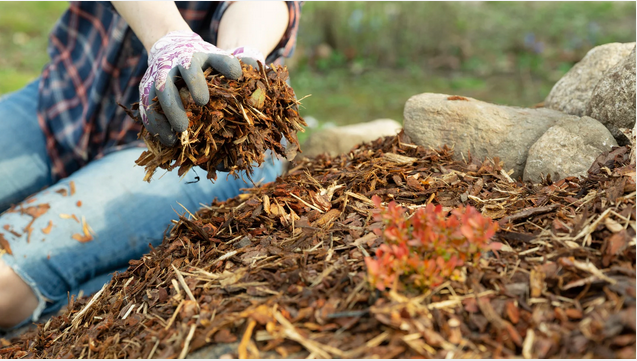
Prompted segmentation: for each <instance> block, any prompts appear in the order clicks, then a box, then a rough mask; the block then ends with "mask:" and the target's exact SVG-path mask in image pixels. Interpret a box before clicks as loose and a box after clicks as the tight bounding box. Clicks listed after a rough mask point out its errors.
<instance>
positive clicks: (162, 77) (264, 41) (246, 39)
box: [112, 2, 289, 146]
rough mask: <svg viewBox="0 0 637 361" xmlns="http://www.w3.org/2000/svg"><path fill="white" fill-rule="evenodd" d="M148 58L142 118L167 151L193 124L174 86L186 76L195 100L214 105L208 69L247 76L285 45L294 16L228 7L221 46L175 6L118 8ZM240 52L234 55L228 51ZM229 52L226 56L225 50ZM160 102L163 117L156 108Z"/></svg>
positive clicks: (265, 6) (274, 5)
mask: <svg viewBox="0 0 637 361" xmlns="http://www.w3.org/2000/svg"><path fill="white" fill-rule="evenodd" d="M112 4H113V7H114V8H115V9H116V10H117V11H118V12H119V14H120V15H121V16H122V17H123V18H124V20H126V22H127V23H128V25H129V26H130V27H131V29H133V31H134V32H135V34H136V35H137V37H138V38H139V40H140V41H141V42H142V44H144V47H145V48H146V50H147V52H148V69H147V70H146V73H145V74H144V77H143V78H142V80H141V82H140V85H139V94H140V107H139V110H140V117H141V120H142V122H143V124H144V126H145V127H146V129H147V130H148V131H149V132H150V133H151V134H155V135H158V136H159V139H160V140H161V141H162V143H164V144H165V145H168V146H172V145H174V144H176V142H177V140H178V138H177V134H176V133H181V132H183V131H185V130H186V129H187V128H188V124H189V120H188V117H187V115H186V111H185V109H184V107H183V104H182V102H181V99H180V97H179V91H178V90H177V87H176V86H175V84H174V82H173V80H174V79H175V77H176V76H181V77H182V78H183V80H184V81H185V82H186V85H187V86H188V90H189V91H190V94H191V95H192V98H193V100H194V101H195V103H196V104H198V105H201V106H203V105H205V104H207V103H208V101H209V99H210V94H209V91H208V85H207V84H206V80H205V77H204V75H203V69H206V68H208V67H212V68H213V69H215V70H216V71H218V72H219V73H220V74H222V75H224V76H226V77H227V78H230V79H238V78H239V77H240V76H241V72H242V69H241V65H240V63H239V60H238V59H242V60H243V61H244V63H246V64H249V65H252V66H256V65H257V64H256V60H260V61H262V62H264V61H265V59H264V56H263V53H265V54H269V53H270V52H271V51H272V50H274V49H275V48H276V46H277V45H278V44H279V42H280V41H281V38H282V36H283V35H284V34H285V31H286V29H287V26H288V21H289V18H288V17H289V14H288V9H287V5H286V4H285V3H284V2H264V3H261V2H238V3H232V4H230V5H229V6H228V8H227V9H226V10H225V12H224V13H223V15H222V18H221V20H220V24H219V29H218V31H217V46H215V45H212V44H210V43H208V42H205V41H204V40H203V39H202V38H201V37H200V36H199V35H198V34H196V33H194V32H193V31H192V29H190V26H189V25H188V23H186V21H185V20H184V19H183V18H182V17H181V14H180V13H179V10H178V9H177V6H176V5H175V3H174V2H112ZM231 47H235V49H234V50H233V52H232V53H231V52H229V51H228V48H231ZM222 49H226V50H222ZM155 97H157V98H158V101H159V104H160V105H161V110H162V111H161V112H159V111H158V109H157V108H156V107H153V106H152V105H153V103H154V100H153V99H155Z"/></svg>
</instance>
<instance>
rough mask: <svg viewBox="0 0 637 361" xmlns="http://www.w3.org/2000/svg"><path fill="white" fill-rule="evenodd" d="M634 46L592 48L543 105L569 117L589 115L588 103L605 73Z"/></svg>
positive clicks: (608, 45) (611, 44)
mask: <svg viewBox="0 0 637 361" xmlns="http://www.w3.org/2000/svg"><path fill="white" fill-rule="evenodd" d="M634 47H635V43H626V44H621V43H610V44H604V45H600V46H597V47H595V48H593V49H591V50H590V51H589V52H588V53H587V54H586V56H585V57H584V58H583V59H582V60H581V61H580V62H579V63H577V64H575V66H573V68H571V70H569V71H568V73H566V74H565V75H564V76H563V77H562V79H560V80H559V81H558V82H557V83H556V84H555V86H553V89H551V92H550V93H549V95H548V96H547V97H546V100H544V106H545V107H547V108H551V109H556V110H560V111H562V112H564V113H567V114H573V115H578V116H582V115H585V114H586V104H587V103H588V100H589V99H590V98H591V96H592V95H593V89H594V88H595V86H596V85H597V83H598V82H599V81H600V80H601V79H602V78H603V76H604V72H606V71H607V70H608V69H610V68H611V67H613V66H615V65H616V64H617V63H619V62H620V61H622V60H623V59H624V58H625V57H626V56H628V54H629V53H630V52H631V50H633V48H634Z"/></svg>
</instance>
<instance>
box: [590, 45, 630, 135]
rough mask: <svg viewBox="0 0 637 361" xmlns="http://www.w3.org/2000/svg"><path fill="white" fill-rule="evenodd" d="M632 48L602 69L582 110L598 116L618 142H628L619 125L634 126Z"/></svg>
mask: <svg viewBox="0 0 637 361" xmlns="http://www.w3.org/2000/svg"><path fill="white" fill-rule="evenodd" d="M635 80H636V79H635V48H634V47H633V51H632V52H631V53H630V54H629V55H628V56H627V57H626V58H624V60H622V61H620V62H619V63H618V64H617V65H615V66H614V67H612V68H611V69H609V70H608V71H606V73H604V76H603V78H602V80H600V81H599V83H597V86H596V87H595V89H594V90H593V94H592V95H591V98H590V99H589V101H588V103H587V105H586V114H587V115H588V116H590V117H592V118H595V119H597V120H599V121H600V122H601V123H602V124H604V125H605V126H606V127H607V128H608V129H609V130H610V131H611V133H612V134H613V136H614V137H615V139H617V141H618V142H619V143H620V144H621V145H626V144H630V141H629V140H628V138H627V137H626V136H625V135H624V133H622V132H621V131H620V130H619V128H633V127H635Z"/></svg>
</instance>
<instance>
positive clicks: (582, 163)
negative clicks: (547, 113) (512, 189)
mask: <svg viewBox="0 0 637 361" xmlns="http://www.w3.org/2000/svg"><path fill="white" fill-rule="evenodd" d="M616 145H617V142H615V139H614V138H613V136H612V135H611V134H610V132H609V131H608V129H606V127H604V125H602V124H601V123H600V122H598V121H597V120H595V119H593V118H590V117H586V116H584V117H581V118H576V117H569V118H564V119H562V120H560V121H559V122H558V123H557V124H555V125H554V126H552V127H551V128H550V129H549V130H547V131H546V133H544V135H542V136H541V137H540V139H538V141H537V142H535V144H533V146H532V147H531V149H529V156H528V158H527V160H526V167H525V168H524V180H525V181H528V180H530V181H534V182H539V181H540V180H541V176H540V175H544V176H545V177H546V176H547V175H549V174H550V175H551V178H552V179H553V180H558V179H562V178H565V177H570V176H582V177H583V176H586V171H587V170H588V169H589V168H590V167H591V165H592V164H593V162H594V161H595V159H596V158H597V157H598V156H599V155H600V154H601V153H603V152H605V151H610V149H611V147H612V146H616Z"/></svg>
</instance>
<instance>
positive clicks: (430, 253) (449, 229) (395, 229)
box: [365, 196, 501, 291]
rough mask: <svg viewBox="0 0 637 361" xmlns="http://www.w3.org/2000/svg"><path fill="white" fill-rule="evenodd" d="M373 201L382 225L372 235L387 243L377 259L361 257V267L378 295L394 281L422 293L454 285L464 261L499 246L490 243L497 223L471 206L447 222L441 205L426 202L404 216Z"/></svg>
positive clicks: (398, 208) (394, 206)
mask: <svg viewBox="0 0 637 361" xmlns="http://www.w3.org/2000/svg"><path fill="white" fill-rule="evenodd" d="M372 201H373V202H374V204H375V205H376V207H377V208H378V211H377V212H376V213H375V214H374V217H375V219H376V220H382V221H383V223H384V224H385V228H384V229H383V230H381V229H376V230H374V231H375V232H376V234H378V235H382V236H383V237H384V239H385V243H383V244H382V245H381V246H380V247H378V249H377V250H376V258H373V257H366V258H365V264H366V265H367V273H368V277H369V282H370V284H371V285H372V286H373V287H376V288H378V289H379V290H381V291H383V290H385V289H386V288H391V287H393V286H394V285H395V284H397V283H398V282H403V284H404V285H405V286H407V287H415V288H418V289H421V290H424V289H427V288H432V287H436V286H438V285H440V284H442V283H443V282H444V281H445V280H447V279H452V280H458V279H460V277H461V269H462V266H464V265H465V264H466V263H467V262H472V263H474V264H475V263H476V262H477V261H478V259H479V258H480V256H481V254H482V253H483V252H486V251H488V250H491V249H498V248H499V246H501V244H500V243H496V242H493V243H490V242H489V241H490V239H491V237H493V235H495V232H496V231H497V229H498V224H497V223H495V222H493V220H491V219H490V218H487V217H484V216H483V215H482V214H480V212H479V211H478V210H477V209H475V208H473V207H471V206H467V207H466V208H465V207H459V208H456V209H454V210H452V211H451V214H450V215H449V217H445V213H446V212H443V210H442V206H440V205H438V206H434V205H433V204H431V203H430V204H428V205H427V207H426V208H419V209H418V210H416V211H415V212H414V213H413V215H411V216H408V215H407V214H406V211H405V209H403V208H402V207H401V206H399V205H397V204H396V203H395V202H393V201H392V202H390V203H389V205H388V206H387V208H385V207H382V206H381V200H380V198H379V197H378V196H374V197H373V198H372Z"/></svg>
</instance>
